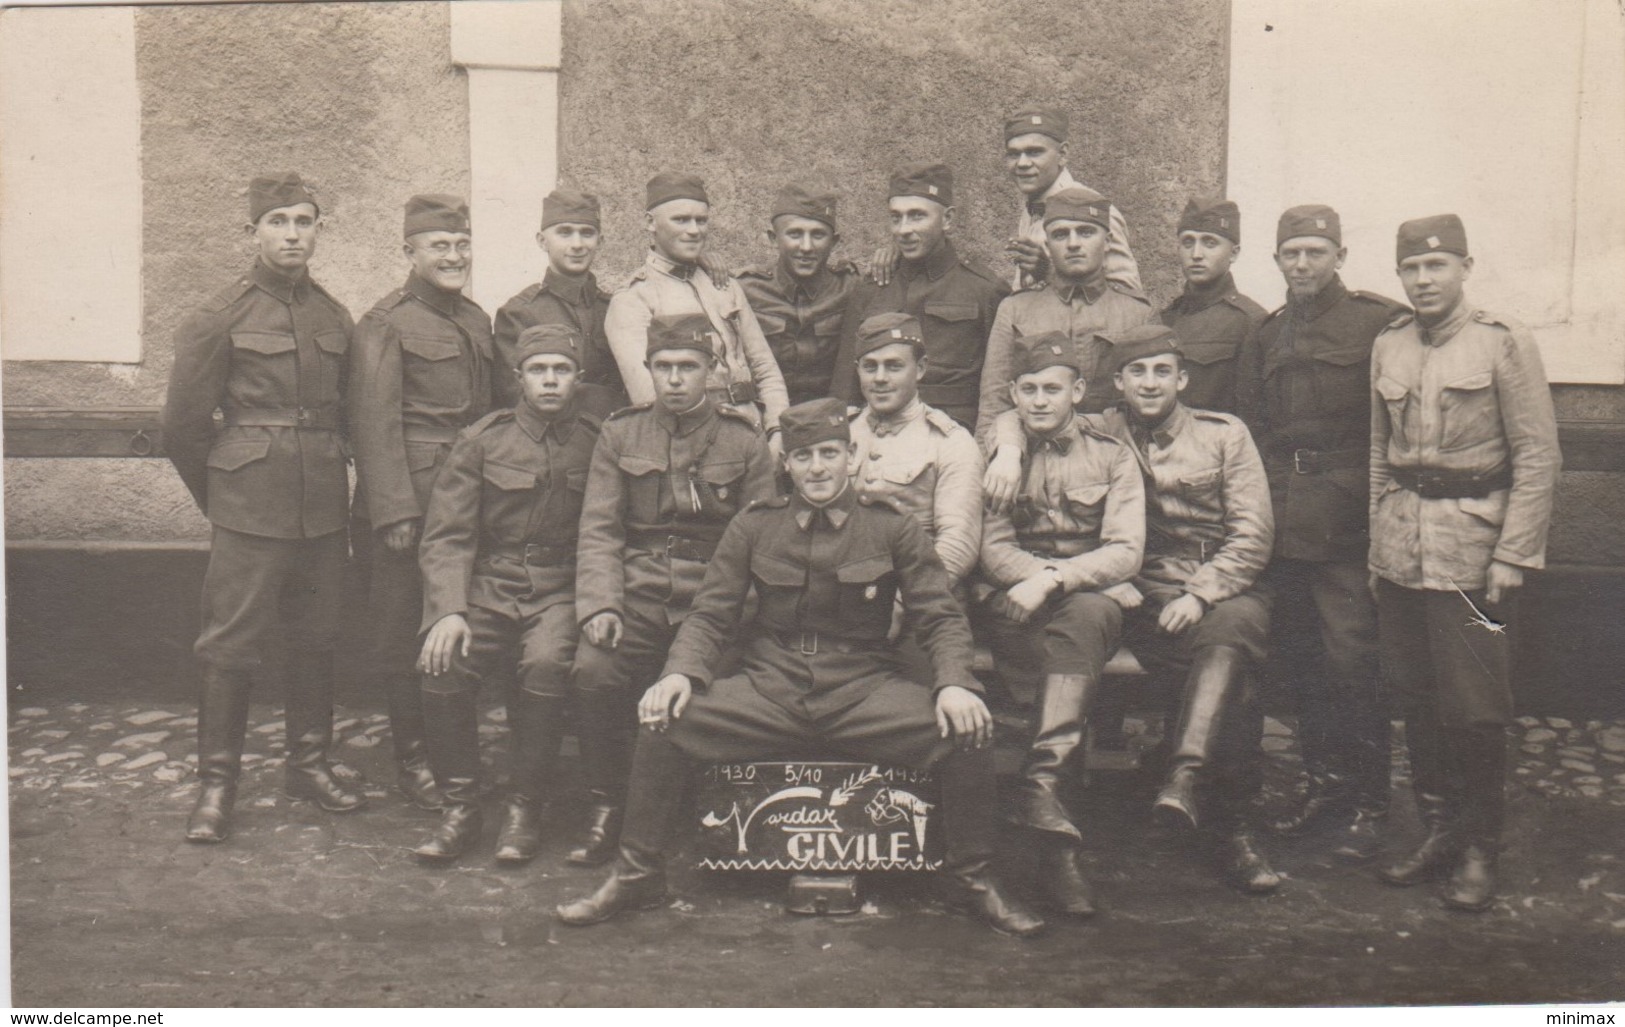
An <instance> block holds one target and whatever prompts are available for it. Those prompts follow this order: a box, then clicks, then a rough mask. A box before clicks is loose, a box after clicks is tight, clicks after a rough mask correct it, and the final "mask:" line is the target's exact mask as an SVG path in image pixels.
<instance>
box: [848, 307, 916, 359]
mask: <svg viewBox="0 0 1625 1027" xmlns="http://www.w3.org/2000/svg"><path fill="white" fill-rule="evenodd" d="M895 342H907V343H912V344H913V346H914V352H915V353H920V352H922V351H924V349H925V332H924V331H923V330H922V329H921V328H920V321H919V319H918V318H916V317H915V316H914V315H912V314H905V313H903V312H901V311H894V312H889V313H885V314H876V315H874V316H873V317H866V318H864V319H863V323H862V324H860V325H858V345H857V355H858V358H860V359H861V358H862V357H863V355H864V354H865V353H873V352H874V351H875V350H877V349H881V348H882V347H885V346H890V345H891V344H892V343H895Z"/></svg>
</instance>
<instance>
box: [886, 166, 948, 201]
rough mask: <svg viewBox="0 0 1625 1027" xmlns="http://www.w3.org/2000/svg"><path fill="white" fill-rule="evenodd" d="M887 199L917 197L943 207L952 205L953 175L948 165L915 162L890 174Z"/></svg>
mask: <svg viewBox="0 0 1625 1027" xmlns="http://www.w3.org/2000/svg"><path fill="white" fill-rule="evenodd" d="M886 195H887V197H888V198H890V197H896V196H919V197H923V198H924V199H927V200H935V201H937V202H938V203H940V204H942V205H943V206H944V207H952V206H953V205H954V173H953V172H952V171H951V170H949V168H948V165H946V164H941V163H937V162H934V161H916V162H915V163H913V164H905V165H903V166H902V167H900V168H898V169H897V170H896V171H894V172H892V176H891V184H890V187H889V188H888V190H887V193H886Z"/></svg>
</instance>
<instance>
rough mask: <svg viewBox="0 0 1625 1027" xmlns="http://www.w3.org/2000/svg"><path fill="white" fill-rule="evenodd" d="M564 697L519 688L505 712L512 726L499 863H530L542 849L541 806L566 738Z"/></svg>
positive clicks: (498, 839) (497, 855)
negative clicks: (509, 770)
mask: <svg viewBox="0 0 1625 1027" xmlns="http://www.w3.org/2000/svg"><path fill="white" fill-rule="evenodd" d="M565 705H566V703H565V698H564V696H563V695H551V694H543V693H539V692H531V691H527V690H525V689H520V691H519V694H518V695H517V696H515V697H514V701H513V702H512V703H510V704H509V706H508V710H509V713H510V716H511V722H512V724H513V740H512V756H511V760H510V768H511V772H510V774H509V777H510V786H509V787H510V791H509V796H508V808H507V813H506V815H505V816H504V818H503V823H502V831H501V833H500V834H499V835H498V837H497V851H496V859H497V862H499V863H528V862H530V861H531V860H533V859H535V858H536V854H537V853H538V852H540V851H541V849H542V809H543V806H544V805H545V803H546V796H547V795H548V794H549V793H550V791H551V789H550V788H549V785H550V783H551V777H552V774H553V765H554V763H555V761H556V760H557V758H558V752H559V745H560V743H561V742H562V741H563V739H564V711H565Z"/></svg>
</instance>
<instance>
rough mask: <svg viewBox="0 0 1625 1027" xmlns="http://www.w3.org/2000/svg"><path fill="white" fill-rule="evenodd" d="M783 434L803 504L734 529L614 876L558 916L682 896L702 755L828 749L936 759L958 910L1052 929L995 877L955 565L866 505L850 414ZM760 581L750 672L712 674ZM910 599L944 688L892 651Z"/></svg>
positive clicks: (640, 744) (978, 704)
mask: <svg viewBox="0 0 1625 1027" xmlns="http://www.w3.org/2000/svg"><path fill="white" fill-rule="evenodd" d="M780 424H781V425H782V426H783V428H784V447H785V452H786V456H785V460H784V462H785V467H786V470H787V471H788V473H789V475H790V478H791V480H792V481H793V482H794V485H795V494H794V495H793V496H783V497H779V498H776V499H771V500H767V501H765V502H758V503H756V504H754V505H752V506H751V507H750V508H749V509H748V510H746V511H745V512H743V513H741V514H740V515H739V516H737V517H735V518H734V519H733V521H732V522H730V523H729V525H728V528H727V530H726V531H725V532H724V533H723V536H722V540H721V541H720V542H719V543H718V544H717V549H716V553H715V555H714V556H713V557H712V559H711V566H710V569H709V570H708V571H707V572H706V575H705V581H704V583H703V584H702V585H701V586H700V591H699V594H698V595H697V596H695V598H694V603H693V606H692V607H691V608H690V611H689V615H688V617H687V619H686V620H684V621H683V626H682V627H681V628H679V629H678V632H677V639H676V641H675V642H674V644H673V645H672V648H671V654H670V656H669V657H668V658H667V660H666V666H665V669H664V673H663V675H662V676H661V678H660V680H658V681H657V682H655V684H654V685H653V686H652V687H650V689H649V690H648V691H647V692H645V693H644V695H643V698H642V700H641V701H640V702H639V703H638V718H639V720H640V721H641V722H642V723H643V724H644V725H645V726H646V727H647V728H648V729H649V730H646V731H643V732H640V734H639V736H638V741H637V746H636V749H635V750H634V753H633V757H632V778H631V784H630V787H629V788H628V790H627V810H626V821H625V824H624V826H623V828H622V831H621V845H620V857H619V859H618V860H617V861H616V866H615V870H614V872H613V873H611V874H610V876H609V878H608V880H606V881H605V882H604V883H603V885H602V886H601V887H600V888H599V889H598V890H597V891H596V892H595V893H593V894H592V895H590V896H587V897H585V898H582V899H578V900H576V901H574V902H569V903H566V904H564V905H562V906H560V907H559V909H558V916H559V919H561V920H562V921H564V922H565V923H567V924H578V925H584V924H595V923H599V922H600V921H603V920H607V919H609V918H610V917H612V916H614V915H616V914H617V913H620V912H623V911H625V910H629V909H646V908H650V907H653V906H658V905H663V904H664V903H665V902H666V872H665V861H666V855H667V851H668V848H669V846H670V843H671V837H672V834H673V831H674V829H675V826H676V821H677V819H678V818H680V817H681V816H682V815H683V808H682V805H681V798H682V796H683V793H684V787H685V785H686V783H687V781H688V779H689V777H690V774H691V770H692V761H696V760H698V761H713V760H747V759H758V758H775V757H784V756H786V755H805V754H806V753H807V751H808V749H811V748H817V749H820V750H824V751H829V752H831V753H832V754H839V755H840V756H842V757H845V758H852V759H860V760H866V761H875V762H882V763H896V764H904V765H907V766H914V767H928V766H932V765H933V764H934V765H935V773H936V774H937V776H938V778H939V779H940V780H941V782H942V808H943V815H944V822H945V823H944V832H945V834H946V837H947V860H946V868H945V870H946V875H945V876H946V883H947V884H948V887H949V897H950V899H951V900H952V901H953V902H954V903H955V904H956V905H958V906H961V907H963V908H965V909H967V910H969V911H971V912H973V913H974V914H976V915H978V916H981V917H982V918H984V919H985V920H987V921H988V922H989V923H991V924H992V926H993V927H994V928H995V929H996V930H999V931H1001V932H1005V933H1009V934H1015V935H1020V936H1027V935H1031V934H1034V933H1036V932H1037V931H1038V930H1040V929H1041V928H1042V927H1043V921H1042V920H1040V919H1039V918H1038V917H1036V916H1034V915H1032V914H1031V913H1029V912H1027V911H1026V910H1025V909H1023V908H1022V907H1021V906H1019V905H1018V904H1016V903H1015V902H1013V901H1011V900H1010V899H1008V898H1006V896H1005V895H1004V894H1003V892H1002V891H1001V889H1000V886H999V885H998V883H997V882H996V879H995V877H994V875H993V872H992V869H991V863H992V859H993V817H994V810H995V808H996V806H997V803H998V794H997V788H996V786H995V782H994V776H993V751H992V748H991V746H990V742H991V740H992V732H993V721H992V718H991V717H990V716H989V714H988V711H987V707H986V706H985V705H983V703H982V700H981V697H980V695H979V694H978V693H979V692H980V691H981V685H980V684H979V683H978V682H977V681H976V679H975V678H973V677H972V676H971V673H970V667H971V639H970V629H969V627H968V626H967V625H966V623H965V617H964V614H962V613H961V612H960V610H959V605H958V604H957V603H956V602H955V601H954V598H953V596H952V595H951V594H950V593H949V591H948V582H947V576H946V574H944V572H943V569H942V564H941V563H939V562H938V561H937V558H936V556H935V555H934V554H933V553H932V551H931V544H930V542H929V541H928V540H927V539H926V536H925V532H924V531H923V530H922V529H921V528H920V526H919V524H918V522H916V521H915V520H914V518H912V517H909V516H907V515H905V514H903V513H902V512H901V511H900V510H898V509H897V508H896V507H894V506H892V505H890V504H889V503H886V502H884V501H874V502H862V501H860V500H859V497H858V495H857V491H856V490H855V489H854V488H853V487H852V485H851V478H850V465H851V462H852V456H853V449H852V442H851V433H850V430H849V424H848V421H847V414H846V408H845V406H844V405H843V404H842V403H841V402H839V401H838V400H833V399H828V400H818V401H814V402H811V403H803V404H801V405H799V406H796V407H793V408H791V409H789V410H787V411H785V413H784V416H783V418H782V419H781V420H780ZM752 585H754V586H755V589H756V594H757V598H758V600H759V609H758V611H757V614H756V616H755V618H754V619H753V620H752V621H751V622H750V623H749V624H745V625H743V642H744V656H743V664H742V667H743V669H742V672H741V673H739V674H736V675H732V676H730V677H725V678H722V679H721V680H714V679H713V676H714V674H715V671H716V668H717V666H718V664H719V663H720V661H721V658H722V653H723V648H724V646H725V645H726V644H728V642H729V641H730V640H731V639H732V638H733V637H734V635H735V634H736V632H739V630H740V628H741V624H740V620H741V617H742V614H743V610H744V606H745V602H746V599H747V597H748V595H749V593H750V591H751V587H752ZM899 592H901V594H902V597H903V603H904V607H905V609H906V610H907V612H908V615H909V616H910V617H911V618H912V619H913V623H914V624H915V625H916V630H917V632H918V635H919V638H920V640H921V642H922V643H923V645H924V647H925V649H926V651H927V652H928V653H929V654H930V657H931V662H932V664H933V666H934V667H935V669H936V683H935V684H936V687H935V690H934V692H933V691H932V690H931V689H927V688H925V687H922V686H921V685H918V684H915V683H914V682H913V681H910V680H909V679H908V678H906V677H904V676H903V675H902V673H901V668H900V663H901V661H900V659H899V658H898V655H897V653H896V651H895V648H894V646H893V645H892V644H891V643H890V642H888V641H887V640H886V633H887V627H888V625H889V623H890V617H889V615H888V614H889V611H890V610H891V609H892V603H893V598H894V596H896V595H897V594H898V593H899Z"/></svg>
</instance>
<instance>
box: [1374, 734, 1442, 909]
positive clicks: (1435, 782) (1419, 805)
mask: <svg viewBox="0 0 1625 1027" xmlns="http://www.w3.org/2000/svg"><path fill="white" fill-rule="evenodd" d="M1405 747H1406V748H1407V749H1408V750H1409V752H1410V757H1411V788H1412V790H1413V792H1414V793H1415V796H1416V813H1417V816H1418V817H1419V818H1420V819H1421V821H1422V826H1423V827H1425V828H1426V829H1427V835H1426V836H1425V837H1424V838H1423V839H1422V842H1421V844H1420V845H1418V846H1417V847H1416V849H1415V850H1414V851H1412V852H1409V853H1407V854H1405V855H1403V856H1401V857H1399V858H1398V859H1396V860H1394V861H1393V862H1392V863H1389V864H1388V865H1386V866H1384V867H1382V868H1381V869H1379V870H1378V871H1377V879H1378V880H1380V881H1382V882H1383V883H1385V884H1392V885H1396V886H1398V887H1401V888H1404V887H1409V886H1410V885H1413V884H1421V883H1422V882H1423V881H1428V880H1432V879H1434V878H1436V877H1439V876H1441V875H1442V874H1444V873H1445V872H1447V871H1448V870H1449V869H1450V867H1451V866H1452V865H1453V864H1454V862H1455V860H1456V856H1457V854H1458V852H1459V850H1460V848H1461V846H1460V841H1459V839H1458V837H1457V834H1456V830H1455V821H1456V816H1457V814H1458V812H1459V810H1458V808H1457V807H1458V806H1459V803H1460V792H1461V789H1460V784H1459V783H1458V782H1454V781H1452V780H1451V779H1452V778H1454V777H1455V776H1456V774H1455V771H1454V770H1453V768H1452V766H1451V761H1450V760H1449V759H1448V756H1447V753H1446V752H1445V750H1444V748H1443V739H1442V738H1441V729H1440V727H1439V724H1438V721H1437V719H1436V716H1435V715H1434V714H1433V712H1432V711H1431V710H1425V709H1423V710H1413V711H1411V712H1410V713H1409V714H1408V715H1407V717H1406V719H1405Z"/></svg>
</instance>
